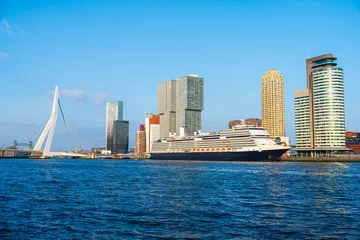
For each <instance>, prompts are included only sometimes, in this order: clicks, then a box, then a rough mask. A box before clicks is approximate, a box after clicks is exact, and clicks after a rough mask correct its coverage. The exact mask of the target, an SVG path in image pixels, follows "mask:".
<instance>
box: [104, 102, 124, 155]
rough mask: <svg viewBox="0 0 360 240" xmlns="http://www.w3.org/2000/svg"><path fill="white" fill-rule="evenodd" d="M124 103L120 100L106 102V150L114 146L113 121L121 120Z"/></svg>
mask: <svg viewBox="0 0 360 240" xmlns="http://www.w3.org/2000/svg"><path fill="white" fill-rule="evenodd" d="M123 108H124V103H123V102H122V101H117V102H107V103H106V130H105V131H106V137H105V140H106V150H112V149H113V146H114V121H117V120H123Z"/></svg>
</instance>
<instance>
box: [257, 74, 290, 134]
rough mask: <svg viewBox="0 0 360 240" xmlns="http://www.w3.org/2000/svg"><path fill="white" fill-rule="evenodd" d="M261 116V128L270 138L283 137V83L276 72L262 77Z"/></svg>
mask: <svg viewBox="0 0 360 240" xmlns="http://www.w3.org/2000/svg"><path fill="white" fill-rule="evenodd" d="M261 115H262V116H261V117H262V126H263V127H264V128H265V129H266V130H267V131H268V132H269V134H270V135H271V136H273V137H283V136H285V109H284V82H283V77H282V76H281V74H280V72H279V71H278V70H270V71H267V72H265V75H264V76H263V77H262V86H261Z"/></svg>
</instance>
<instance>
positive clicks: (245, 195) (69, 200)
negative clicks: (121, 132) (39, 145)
mask: <svg viewBox="0 0 360 240" xmlns="http://www.w3.org/2000/svg"><path fill="white" fill-rule="evenodd" d="M359 180H360V164H358V163H344V164H343V163H292V162H291V163H264V162H254V163H249V162H235V163H233V162H182V161H131V160H126V161H111V160H91V161H81V160H78V161H76V160H68V159H59V160H52V161H40V160H39V161H37V160H34V161H30V160H1V161H0V216H1V218H0V238H1V237H3V238H15V239H16V238H18V239H28V238H42V239H49V238H51V239H53V238H69V237H70V236H71V238H81V239H83V238H101V239H102V238H121V239H124V238H129V239H132V238H135V237H138V238H160V237H161V238H173V237H177V238H201V239H202V238H212V239H218V238H242V237H245V238H315V237H324V238H327V237H329V238H358V237H360V233H359V230H358V229H359V228H360V224H359V222H360V210H359V209H360V202H359V197H358V196H360V188H359V184H358V183H359V182H360V181H359Z"/></svg>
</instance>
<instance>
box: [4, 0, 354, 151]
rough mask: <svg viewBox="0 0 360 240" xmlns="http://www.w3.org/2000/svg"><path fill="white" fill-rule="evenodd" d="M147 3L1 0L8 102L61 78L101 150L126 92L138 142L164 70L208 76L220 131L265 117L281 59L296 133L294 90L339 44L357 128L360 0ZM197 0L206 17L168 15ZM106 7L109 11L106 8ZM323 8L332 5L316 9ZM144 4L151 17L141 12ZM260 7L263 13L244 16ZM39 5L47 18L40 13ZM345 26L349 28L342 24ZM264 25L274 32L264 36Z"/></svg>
mask: <svg viewBox="0 0 360 240" xmlns="http://www.w3.org/2000/svg"><path fill="white" fill-rule="evenodd" d="M137 3H138V4H132V3H113V4H114V5H113V6H111V7H107V6H105V5H102V6H100V7H99V6H96V5H95V4H93V3H91V2H89V3H88V4H86V5H80V4H79V3H58V4H53V3H46V4H31V5H23V6H21V4H19V3H16V2H9V1H7V2H2V3H1V4H2V5H1V7H2V8H1V10H0V14H1V16H0V19H1V20H0V22H1V23H2V25H1V30H2V31H0V46H1V47H0V52H1V53H3V54H1V55H0V56H1V57H0V71H1V72H2V77H1V79H3V80H4V82H5V84H4V85H3V88H4V89H6V91H5V92H4V94H2V96H0V104H1V105H2V106H4V105H5V106H6V105H8V104H9V103H13V102H17V101H18V100H19V99H27V98H28V97H31V96H34V95H37V94H38V93H43V92H47V91H48V90H49V89H50V90H51V89H52V88H53V86H54V85H56V84H58V85H59V86H60V87H61V89H62V92H61V96H60V97H61V98H62V99H63V104H64V106H65V107H67V109H68V111H67V112H68V114H69V115H70V116H72V119H73V125H74V127H75V128H76V129H78V134H79V137H80V138H81V139H82V140H83V141H84V146H85V147H86V148H87V149H90V148H91V147H92V146H101V145H102V143H103V142H104V141H105V139H104V137H105V134H104V127H103V126H104V118H103V116H104V107H103V106H104V105H103V104H104V103H105V101H115V100H117V99H121V100H123V101H124V102H125V103H126V104H127V106H128V107H127V108H126V109H125V115H126V116H127V119H129V121H130V123H131V124H130V138H131V142H130V146H134V145H135V141H134V139H135V137H134V136H135V131H136V130H137V128H138V125H139V124H140V123H143V114H144V112H146V111H151V112H156V105H157V104H156V101H157V97H156V94H154V92H156V86H157V84H159V83H160V82H162V81H163V80H164V79H175V78H177V77H178V76H182V75H184V74H187V73H192V72H196V73H198V74H199V75H200V76H203V77H204V78H205V79H206V88H205V89H204V95H205V96H206V97H205V100H204V105H205V106H206V109H205V110H204V112H203V120H202V122H203V127H202V128H203V129H202V130H203V131H205V132H206V131H218V130H219V129H224V128H226V127H227V124H228V121H230V120H231V119H246V118H248V117H258V118H261V103H260V93H259V90H258V87H259V83H260V81H259V79H261V76H262V75H263V72H265V71H266V70H268V69H272V68H275V69H278V70H280V71H281V73H282V75H283V77H284V79H286V80H287V82H286V84H285V112H286V114H285V118H286V119H285V120H286V121H285V122H286V135H288V136H289V137H290V138H291V140H292V144H294V143H295V141H294V140H295V124H294V122H295V121H294V115H295V114H294V99H293V97H292V96H293V92H294V91H295V90H298V89H303V88H304V76H305V75H306V72H305V69H304V67H303V63H304V59H307V58H309V57H311V56H318V55H322V54H325V53H328V52H330V53H333V54H334V55H335V56H336V57H337V58H338V59H341V67H343V68H344V69H346V84H345V111H346V128H347V129H348V130H352V131H359V130H360V127H359V126H358V124H357V122H358V119H359V118H360V116H359V115H358V113H357V112H356V109H357V105H356V103H355V102H354V101H351V99H354V98H355V97H356V94H357V91H356V87H355V86H356V81H357V75H358V74H357V72H356V70H357V61H356V60H357V56H358V55H359V54H360V50H359V48H358V44H357V43H358V42H360V33H359V32H358V31H353V29H356V27H357V26H358V25H359V22H360V17H359V3H358V1H331V4H326V5H324V4H322V3H321V2H316V1H315V2H314V1H311V2H310V1H302V2H296V3H287V2H280V1H278V2H272V3H271V4H270V3H267V2H266V1H259V2H257V3H256V4H254V3H249V2H247V3H236V2H222V3H215V2H212V1H210V2H208V3H207V4H201V3H192V4H190V3H181V2H176V3H169V4H157V3H153V4H152V5H151V6H149V5H148V4H147V3H145V2H142V1H137ZM309 4H312V8H308V5H309ZM69 5H71V6H69ZM189 7H192V8H194V9H202V11H201V12H200V13H199V15H198V18H190V17H189V18H186V17H185V18H184V19H182V20H181V21H180V20H179V19H173V18H172V19H170V20H169V21H167V22H164V21H163V20H162V19H164V18H165V17H167V15H168V14H170V13H171V12H174V11H183V12H184V14H185V16H191V15H192V14H191V12H188V11H186V9H189ZM99 8H100V9H101V10H102V14H100V15H97V12H98V9H99ZM319 8H321V9H322V11H320V12H319V11H316V9H319ZM69 9H70V10H69ZM82 9H83V11H81V10H82ZM155 9H157V11H153V13H148V12H149V10H150V12H151V10H155ZM49 12H52V13H53V14H49ZM127 12H128V13H127ZM134 12H138V13H139V15H143V16H144V17H143V18H138V19H135V20H134V19H132V18H131V13H134ZM155 12H156V13H159V12H160V13H161V14H160V15H159V14H155ZM104 13H105V14H104ZM119 13H120V14H119ZM147 13H148V15H146V14H147ZM253 13H257V14H258V15H259V16H261V17H260V18H258V19H257V20H256V21H245V20H246V19H251V17H252V16H253ZM345 13H346V14H345ZM29 14H31V15H32V16H33V15H35V16H37V17H31V21H30V20H29V19H30V18H29ZM64 15H66V16H67V19H66V21H64V19H63V17H62V16H64ZM91 16H98V17H97V18H92V17H91ZM115 16H116V17H115ZM269 16H271V18H270V17H269ZM274 16H275V17H274ZM334 16H337V17H334ZM315 18H316V19H324V20H321V21H324V23H325V24H323V26H322V28H321V29H319V28H315V27H307V28H304V27H302V26H313V25H312V20H313V19H315ZM83 19H84V20H83ZM85 19H86V20H85ZM95 19H97V20H95ZM325 19H326V21H325ZM44 20H45V21H44ZM127 20H128V21H127ZM285 20H286V21H285ZM5 21H6V23H7V25H6V26H7V28H5V29H4V26H5V24H4V23H5ZM9 26H10V27H9ZM54 26H55V28H54ZM173 26H176V28H173ZM335 28H336V29H337V30H338V31H339V34H336V35H333V29H335ZM79 29H82V33H84V34H83V35H82V36H79V34H78V30H79ZM173 29H176V31H175V30H173ZM299 29H300V30H299ZM150 33H156V34H150ZM275 33H277V34H275ZM264 35H266V36H267V40H266V41H264V40H262V39H263V36H264ZM279 35H280V37H279ZM309 35H311V36H312V37H311V39H310V38H308V36H309ZM189 36H191V38H190V37H189ZM275 36H276V37H275ZM326 39H331V41H327V40H326ZM189 56H194V58H190V57H189ZM269 58H271V61H269ZM138 69H141V71H138ZM15 83H16V84H15ZM34 84H36V86H37V87H36V88H34V87H33V86H34ZM19 85H21V86H22V88H21V89H20V88H19V87H18V86H19ZM136 93H141V95H136ZM215 109H216V110H215ZM219 116H221V117H219ZM59 130H60V129H59ZM56 134H58V135H61V137H62V138H63V139H64V141H62V140H61V137H60V138H59V137H57V138H56V139H57V140H55V141H54V145H55V146H57V147H61V148H62V147H63V145H64V143H63V142H65V141H66V133H64V134H63V133H62V132H60V133H56ZM100 144H101V145H100Z"/></svg>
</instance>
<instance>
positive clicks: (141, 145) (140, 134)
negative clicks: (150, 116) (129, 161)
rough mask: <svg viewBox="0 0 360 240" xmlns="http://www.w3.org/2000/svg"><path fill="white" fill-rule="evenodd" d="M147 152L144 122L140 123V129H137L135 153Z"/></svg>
mask: <svg viewBox="0 0 360 240" xmlns="http://www.w3.org/2000/svg"><path fill="white" fill-rule="evenodd" d="M144 152H146V132H145V126H144V124H140V130H138V131H136V146H135V154H142V153H144Z"/></svg>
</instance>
